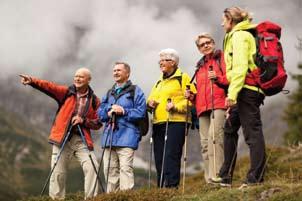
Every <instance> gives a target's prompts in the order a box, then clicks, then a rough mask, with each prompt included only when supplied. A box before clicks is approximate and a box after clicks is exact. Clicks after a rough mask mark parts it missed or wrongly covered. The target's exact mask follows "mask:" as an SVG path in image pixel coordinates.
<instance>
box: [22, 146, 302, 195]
mask: <svg viewBox="0 0 302 201" xmlns="http://www.w3.org/2000/svg"><path fill="white" fill-rule="evenodd" d="M301 152H302V149H300V150H297V151H294V152H289V151H288V150H286V149H284V148H270V149H268V150H267V155H268V158H269V161H268V163H267V172H266V175H265V182H264V183H263V184H262V185H257V186H251V187H248V188H246V189H244V190H239V189H238V187H239V186H240V185H241V181H243V180H244V178H245V174H246V171H247V169H248V168H249V160H248V158H242V159H241V160H239V161H238V164H237V166H236V170H235V177H234V178H235V180H234V183H233V187H232V188H221V187H219V186H214V185H207V184H205V182H204V181H203V173H199V174H196V175H194V176H190V177H187V180H186V188H185V194H182V186H181V185H180V188H179V189H178V190H175V189H157V188H155V185H154V183H153V187H152V188H151V189H148V188H147V185H144V187H140V188H138V189H135V190H130V191H122V192H118V193H110V194H100V195H99V196H98V197H96V198H94V199H92V200H94V201H105V200H106V201H164V200H170V201H233V200H234V201H255V200H256V201H264V200H265V201H284V200H286V201H298V200H299V201H301V200H302V183H301V181H302V165H301V164H302V162H301V161H302V154H301ZM136 173H137V174H138V175H141V176H142V175H143V174H145V175H147V173H146V172H145V173H144V172H143V171H142V170H136ZM181 184H182V183H181ZM24 200H28V201H47V200H50V199H49V198H48V197H31V198H27V199H24ZM66 200H74V201H77V200H79V201H80V200H83V193H82V192H79V193H77V194H68V195H67V198H66Z"/></svg>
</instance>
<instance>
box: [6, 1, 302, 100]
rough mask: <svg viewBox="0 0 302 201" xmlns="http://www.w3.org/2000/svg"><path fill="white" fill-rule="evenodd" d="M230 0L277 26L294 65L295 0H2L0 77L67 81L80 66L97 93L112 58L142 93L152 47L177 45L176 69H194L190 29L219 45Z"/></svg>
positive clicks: (153, 68) (299, 7) (300, 32)
mask: <svg viewBox="0 0 302 201" xmlns="http://www.w3.org/2000/svg"><path fill="white" fill-rule="evenodd" d="M234 5H238V6H241V7H244V8H247V9H248V10H249V11H251V12H253V13H254V21H253V22H255V23H257V22H259V21H262V20H266V19H269V20H271V21H274V22H276V23H278V24H280V25H281V26H282V28H283V30H282V39H281V41H282V43H283V46H284V54H285V61H286V69H287V70H288V71H289V72H292V73H295V72H297V63H298V61H299V60H300V61H301V58H299V53H298V51H297V49H296V48H295V47H296V46H297V44H298V41H297V37H302V26H301V25H302V23H301V19H302V14H301V13H302V3H301V0H292V1H286V2H284V1H282V0H267V1H260V0H253V1H252V0H247V1H222V2H221V1H218V0H212V1H207V2H204V1H197V0H190V1H181V0H166V1H161V0H149V1H147V0H132V1H131V0H128V1H126V0H124V1H119V0H111V1H102V0H43V1H42V0H26V1H22V0H0V13H1V18H0V24H1V26H0V66H1V75H0V79H4V78H7V77H10V76H12V77H13V79H15V78H16V80H17V75H18V74H19V73H27V74H30V75H33V76H37V77H41V78H43V79H50V80H53V81H57V82H60V83H66V84H68V83H71V81H72V76H73V73H74V71H75V70H76V69H77V68H79V67H81V66H86V67H88V68H90V69H91V70H92V72H93V80H92V83H91V84H92V86H93V87H94V89H95V91H96V93H97V95H99V96H102V95H103V94H104V93H105V92H106V90H107V88H109V87H110V86H111V85H112V84H113V81H112V78H111V74H112V73H111V72H112V65H113V63H114V62H115V61H125V62H128V63H129V64H130V65H131V67H132V74H131V79H132V81H133V82H134V83H136V84H138V85H139V86H141V87H142V88H143V90H144V91H145V92H146V94H148V93H149V91H150V89H151V87H152V85H153V84H154V83H155V82H156V80H157V79H158V77H159V74H160V72H159V68H158V59H159V57H158V52H159V51H160V50H161V49H164V48H174V49H176V50H177V51H178V52H179V54H180V67H181V69H182V70H184V71H185V72H188V73H189V74H190V75H192V74H193V71H194V66H195V63H196V62H197V60H198V59H199V58H200V57H201V55H200V54H199V52H198V51H197V49H196V47H195V45H194V39H195V37H196V35H198V34H199V33H201V32H210V33H212V34H213V35H214V37H215V40H216V42H217V48H220V47H221V44H222V39H223V35H224V33H223V30H222V27H221V26H220V24H221V16H222V12H223V10H224V8H226V7H230V6H234ZM292 86H293V82H291V81H290V82H288V87H289V88H291V87H292Z"/></svg>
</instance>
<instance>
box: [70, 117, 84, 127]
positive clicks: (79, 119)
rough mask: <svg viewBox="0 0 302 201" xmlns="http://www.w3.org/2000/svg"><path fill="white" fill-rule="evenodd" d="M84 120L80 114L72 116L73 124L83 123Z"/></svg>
mask: <svg viewBox="0 0 302 201" xmlns="http://www.w3.org/2000/svg"><path fill="white" fill-rule="evenodd" d="M83 122H84V119H83V118H82V117H80V116H79V115H76V116H74V117H72V119H71V124H72V125H73V126H74V125H77V124H82V123H83Z"/></svg>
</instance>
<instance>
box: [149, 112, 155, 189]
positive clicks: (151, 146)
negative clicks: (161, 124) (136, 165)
mask: <svg viewBox="0 0 302 201" xmlns="http://www.w3.org/2000/svg"><path fill="white" fill-rule="evenodd" d="M151 114H152V115H154V108H152V111H151ZM151 127H152V130H151V135H150V155H149V157H150V158H149V189H150V188H151V167H152V152H153V118H152V120H151Z"/></svg>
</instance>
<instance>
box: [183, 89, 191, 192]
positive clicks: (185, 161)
mask: <svg viewBox="0 0 302 201" xmlns="http://www.w3.org/2000/svg"><path fill="white" fill-rule="evenodd" d="M186 90H187V91H189V90H190V85H187V86H186ZM188 121H189V99H187V113H186V130H185V147H184V172H183V179H182V194H184V193H185V181H186V163H187V141H188V134H189V122H188Z"/></svg>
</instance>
